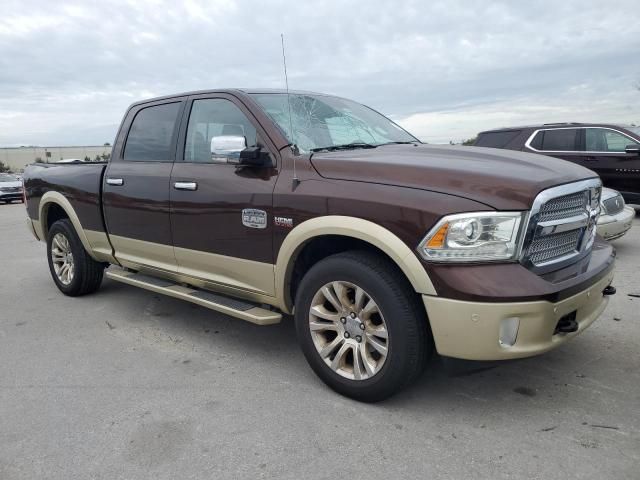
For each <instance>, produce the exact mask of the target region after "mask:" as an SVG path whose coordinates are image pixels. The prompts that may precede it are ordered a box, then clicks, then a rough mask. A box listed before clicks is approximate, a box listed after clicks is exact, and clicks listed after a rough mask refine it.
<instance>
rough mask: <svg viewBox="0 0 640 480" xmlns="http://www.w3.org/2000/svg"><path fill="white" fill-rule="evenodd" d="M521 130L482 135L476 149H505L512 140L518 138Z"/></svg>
mask: <svg viewBox="0 0 640 480" xmlns="http://www.w3.org/2000/svg"><path fill="white" fill-rule="evenodd" d="M519 133H520V130H510V131H507V132H487V133H481V134H480V136H479V137H478V140H477V141H476V143H475V146H476V147H492V148H504V147H506V146H507V144H508V143H509V142H511V140H513V139H514V138H516V137H517V136H518V134H519Z"/></svg>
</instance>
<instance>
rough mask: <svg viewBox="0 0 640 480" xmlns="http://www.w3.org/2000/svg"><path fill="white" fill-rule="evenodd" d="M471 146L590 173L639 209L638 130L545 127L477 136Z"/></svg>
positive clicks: (581, 125) (576, 125)
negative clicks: (544, 158) (548, 159)
mask: <svg viewBox="0 0 640 480" xmlns="http://www.w3.org/2000/svg"><path fill="white" fill-rule="evenodd" d="M474 145H476V146H479V147H492V148H505V149H509V150H521V151H523V152H532V153H540V154H543V155H551V156H553V157H557V158H562V159H564V160H569V161H571V162H574V163H577V164H579V165H582V166H584V167H587V168H589V169H590V170H593V171H594V172H596V173H597V174H598V175H600V178H601V179H602V182H603V184H604V186H605V187H609V188H613V189H614V190H618V191H619V192H620V193H621V194H622V196H623V197H624V199H625V200H626V202H627V203H633V204H639V205H640V127H633V126H622V125H609V124H599V123H589V124H587V123H547V124H543V125H531V126H527V127H512V128H499V129H495V130H488V131H486V132H481V133H480V134H478V138H477V139H476V141H475V143H474Z"/></svg>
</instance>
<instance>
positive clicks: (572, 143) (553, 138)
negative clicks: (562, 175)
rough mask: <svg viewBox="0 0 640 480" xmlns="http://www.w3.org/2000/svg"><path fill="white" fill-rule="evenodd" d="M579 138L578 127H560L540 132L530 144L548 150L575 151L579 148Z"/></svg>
mask: <svg viewBox="0 0 640 480" xmlns="http://www.w3.org/2000/svg"><path fill="white" fill-rule="evenodd" d="M539 136H540V139H538V137H539ZM577 140H578V129H576V128H558V129H554V130H543V131H541V132H538V134H537V135H536V138H535V139H534V141H535V142H533V141H532V142H531V143H530V145H531V146H533V147H534V148H537V149H538V150H543V151H546V152H575V151H577V150H578V148H577Z"/></svg>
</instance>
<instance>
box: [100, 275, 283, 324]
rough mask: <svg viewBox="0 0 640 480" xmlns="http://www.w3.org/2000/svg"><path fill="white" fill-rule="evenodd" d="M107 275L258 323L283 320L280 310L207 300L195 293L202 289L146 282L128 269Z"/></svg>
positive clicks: (116, 279)
mask: <svg viewBox="0 0 640 480" xmlns="http://www.w3.org/2000/svg"><path fill="white" fill-rule="evenodd" d="M106 275H107V277H108V278H110V279H112V280H115V281H118V282H122V283H126V284H128V285H133V286H135V287H140V288H144V289H145V290H150V291H152V292H155V293H160V294H162V295H167V296H169V297H173V298H178V299H180V300H186V301H187V302H191V303H195V304H197V305H200V306H203V307H206V308H209V309H211V310H215V311H217V312H220V313H224V314H226V315H229V316H232V317H236V318H240V319H242V320H246V321H248V322H251V323H255V324H257V325H273V324H275V323H279V322H280V321H281V320H282V315H281V314H280V313H278V312H273V311H271V310H267V309H264V308H260V307H257V306H253V307H252V308H247V309H242V310H240V309H237V308H232V307H230V306H228V305H223V304H220V303H218V302H216V301H211V300H207V299H206V298H200V297H196V296H194V295H193V294H197V293H199V292H202V291H200V290H197V289H194V288H190V287H185V286H183V285H168V286H161V285H154V284H153V283H149V282H145V281H143V280H140V279H139V278H136V274H135V273H133V272H128V271H126V270H120V269H110V270H107V272H106Z"/></svg>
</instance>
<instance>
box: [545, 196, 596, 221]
mask: <svg viewBox="0 0 640 480" xmlns="http://www.w3.org/2000/svg"><path fill="white" fill-rule="evenodd" d="M588 201H589V194H588V192H586V191H584V192H576V193H572V194H570V195H563V196H562V197H558V198H552V199H551V200H549V201H548V202H547V203H545V204H544V205H542V207H540V218H539V220H538V221H539V222H548V221H550V220H560V219H563V218H570V217H573V216H575V215H580V214H581V213H582V212H584V211H585V210H586V208H587V203H588Z"/></svg>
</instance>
